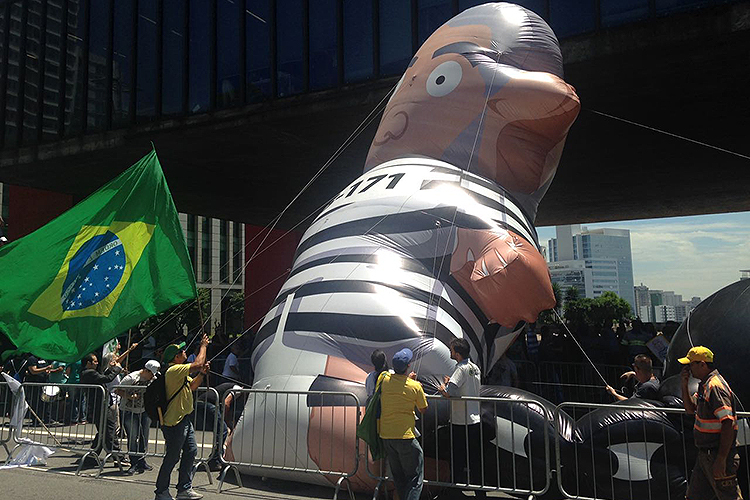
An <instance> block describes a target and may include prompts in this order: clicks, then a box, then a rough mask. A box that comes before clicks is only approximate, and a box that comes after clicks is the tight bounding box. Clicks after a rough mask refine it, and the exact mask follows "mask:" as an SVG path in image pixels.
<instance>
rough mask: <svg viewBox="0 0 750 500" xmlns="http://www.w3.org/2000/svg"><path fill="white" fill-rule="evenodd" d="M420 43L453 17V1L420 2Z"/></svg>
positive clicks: (424, 0)
mask: <svg viewBox="0 0 750 500" xmlns="http://www.w3.org/2000/svg"><path fill="white" fill-rule="evenodd" d="M418 6H419V14H418V15H419V43H420V44H422V43H423V42H424V41H425V40H427V37H429V36H430V35H432V33H433V32H434V31H435V30H436V29H438V28H439V27H440V26H442V25H443V23H445V21H447V20H448V19H450V18H451V17H453V2H452V1H451V0H419V3H418Z"/></svg>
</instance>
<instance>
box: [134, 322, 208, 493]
mask: <svg viewBox="0 0 750 500" xmlns="http://www.w3.org/2000/svg"><path fill="white" fill-rule="evenodd" d="M208 343H209V340H208V337H207V336H206V335H205V334H204V335H203V338H202V339H201V343H200V349H199V351H198V355H197V356H196V357H195V361H193V362H192V363H186V361H187V354H186V353H185V343H184V342H182V343H180V344H171V345H169V346H167V347H166V349H164V355H163V356H162V365H163V366H164V365H167V366H168V367H167V369H166V370H165V372H164V386H165V389H166V390H165V393H166V396H165V397H166V401H167V403H166V410H165V411H163V413H161V414H160V417H161V418H162V427H161V432H162V434H163V435H164V442H165V446H166V451H165V455H164V461H163V462H162V464H161V468H160V469H159V476H158V477H157V479H156V490H155V491H154V493H155V494H156V499H155V500H172V496H171V495H170V494H169V478H170V476H171V475H172V470H173V469H174V467H175V465H177V462H180V469H179V471H180V474H179V478H178V480H177V500H198V499H200V498H203V495H201V494H200V493H198V492H197V491H195V490H193V462H194V461H195V456H196V455H197V453H198V445H197V444H196V442H195V430H194V429H193V423H192V420H191V419H190V418H186V417H187V416H188V415H190V413H192V411H193V391H195V390H197V389H198V387H200V385H201V383H202V382H203V378H204V377H205V374H206V373H207V372H208V369H209V364H208V363H207V362H206V347H207V346H208ZM195 371H200V373H198V375H196V377H195V378H192V377H191V376H190V372H195ZM147 404H148V403H147ZM159 410H160V412H161V408H160V409H159ZM180 453H182V459H180Z"/></svg>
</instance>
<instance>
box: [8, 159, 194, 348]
mask: <svg viewBox="0 0 750 500" xmlns="http://www.w3.org/2000/svg"><path fill="white" fill-rule="evenodd" d="M195 297H196V289H195V277H194V276H193V267H192V265H191V264H190V257H189V256H188V251H187V247H186V245H185V238H184V236H183V233H182V228H181V226H180V222H179V219H178V216H177V210H176V209H175V206H174V202H173V201H172V195H171V194H170V192H169V188H168V187H167V182H166V180H165V179H164V174H163V173H162V170H161V165H159V160H158V159H157V157H156V151H151V153H149V154H148V155H146V156H145V157H144V158H143V159H141V160H140V161H139V162H138V163H136V164H135V165H133V166H132V167H130V168H129V169H128V170H126V171H125V172H123V173H122V174H120V175H119V176H118V177H117V178H115V179H114V180H112V181H110V182H109V183H108V184H106V185H105V186H103V187H102V188H101V189H99V190H98V191H96V192H95V193H93V194H92V195H91V196H89V197H88V198H86V199H85V200H83V201H82V202H81V203H79V204H78V205H76V206H74V207H73V208H71V209H70V210H68V211H67V212H65V213H64V214H62V215H61V216H59V217H58V218H56V219H55V220H53V221H52V222H50V223H49V224H47V225H46V226H43V227H41V228H39V229H38V230H36V231H34V232H33V233H31V234H29V235H28V236H25V237H23V238H21V239H19V240H17V241H14V242H12V243H9V244H7V245H5V246H4V247H2V248H0V331H2V332H3V333H5V335H7V337H8V338H9V339H10V341H11V342H12V343H13V344H15V346H16V348H17V350H16V351H14V352H16V353H22V352H30V353H32V354H34V355H35V356H38V357H41V358H44V359H49V360H56V361H65V362H73V361H76V360H78V359H80V358H81V357H83V356H84V355H85V354H87V353H88V352H90V351H92V350H93V349H95V348H97V347H99V346H101V345H102V344H103V343H104V342H107V341H108V340H111V339H112V338H114V337H116V336H117V335H119V334H121V333H122V332H124V331H126V330H127V329H128V328H130V327H132V326H135V325H137V324H138V323H139V322H141V321H143V320H144V319H146V318H148V317H150V316H153V315H155V314H158V313H160V312H162V311H164V310H166V309H168V308H170V307H172V306H174V305H176V304H179V303H181V302H185V301H187V300H190V299H193V298H195ZM11 352H13V351H11ZM11 352H8V351H6V353H4V357H7V356H8V355H9V354H11Z"/></svg>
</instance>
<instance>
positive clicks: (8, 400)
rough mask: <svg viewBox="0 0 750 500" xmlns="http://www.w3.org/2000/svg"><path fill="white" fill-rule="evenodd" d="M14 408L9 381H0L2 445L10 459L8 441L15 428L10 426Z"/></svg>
mask: <svg viewBox="0 0 750 500" xmlns="http://www.w3.org/2000/svg"><path fill="white" fill-rule="evenodd" d="M12 410H13V392H11V390H10V386H9V385H8V383H7V382H0V445H2V447H3V448H4V449H5V454H6V455H7V458H8V459H10V450H9V449H8V442H9V441H10V439H11V434H12V433H13V429H11V427H10V417H11V412H12Z"/></svg>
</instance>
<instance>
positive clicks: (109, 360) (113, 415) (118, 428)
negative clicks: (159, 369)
mask: <svg viewBox="0 0 750 500" xmlns="http://www.w3.org/2000/svg"><path fill="white" fill-rule="evenodd" d="M119 350H120V343H119V342H118V343H117V349H116V350H115V352H111V353H108V354H105V355H104V356H102V365H101V366H99V371H103V368H106V367H108V366H111V365H112V364H115V363H116V364H117V365H118V366H120V367H121V368H122V362H121V360H122V359H123V357H122V356H121V355H119V354H117V353H118V352H119ZM122 375H124V373H123V374H122ZM122 375H121V374H117V375H116V376H115V378H114V379H112V381H111V382H109V383H107V384H106V385H105V387H106V388H107V392H108V393H109V407H108V409H107V411H108V412H109V414H108V416H107V418H109V419H112V420H113V421H114V423H115V435H114V446H115V448H117V449H119V448H120V436H121V435H122V425H121V423H120V395H119V394H117V393H116V392H115V389H116V388H117V386H118V385H120V381H121V380H122Z"/></svg>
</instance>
